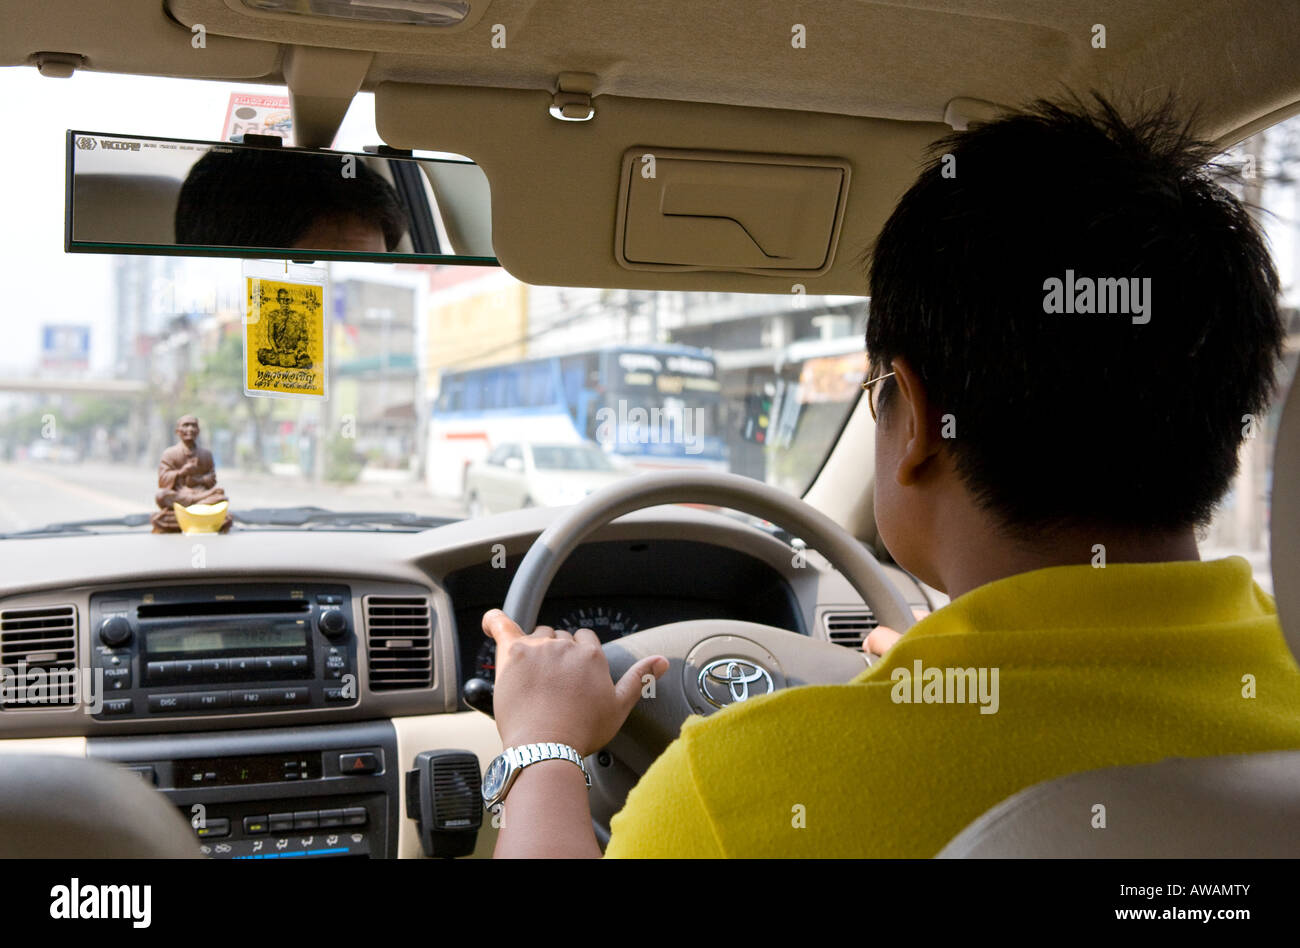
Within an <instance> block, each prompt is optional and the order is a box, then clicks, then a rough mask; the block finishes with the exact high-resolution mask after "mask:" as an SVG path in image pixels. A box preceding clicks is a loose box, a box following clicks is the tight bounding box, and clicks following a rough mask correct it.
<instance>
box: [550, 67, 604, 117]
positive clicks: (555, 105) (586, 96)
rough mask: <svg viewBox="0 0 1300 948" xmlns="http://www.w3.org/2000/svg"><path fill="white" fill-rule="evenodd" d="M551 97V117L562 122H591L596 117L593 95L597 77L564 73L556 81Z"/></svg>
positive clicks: (587, 73)
mask: <svg viewBox="0 0 1300 948" xmlns="http://www.w3.org/2000/svg"><path fill="white" fill-rule="evenodd" d="M555 87H556V89H555V93H554V94H553V95H552V96H551V109H550V112H551V117H552V118H557V119H559V120H560V121H561V122H590V121H591V120H592V119H593V118H595V117H596V107H595V106H594V105H592V104H591V93H592V91H593V90H594V89H595V88H596V77H595V76H593V75H592V74H591V73H589V72H562V73H560V75H559V78H558V79H556V81H555Z"/></svg>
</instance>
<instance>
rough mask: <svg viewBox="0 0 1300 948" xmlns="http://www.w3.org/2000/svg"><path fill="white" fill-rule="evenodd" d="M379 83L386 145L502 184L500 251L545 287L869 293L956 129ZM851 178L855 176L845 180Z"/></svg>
mask: <svg viewBox="0 0 1300 948" xmlns="http://www.w3.org/2000/svg"><path fill="white" fill-rule="evenodd" d="M589 103H590V107H589V108H588V109H587V114H585V115H583V116H582V118H585V119H586V121H576V120H569V121H561V120H557V118H556V117H555V116H554V115H553V113H552V112H551V107H552V106H553V105H554V104H555V95H554V93H549V92H543V91H539V90H523V89H489V88H467V87H462V88H455V87H450V86H415V85H411V84H406V83H384V84H382V85H380V86H379V88H378V89H377V90H376V92H375V122H376V127H377V129H378V131H379V134H380V137H381V138H382V139H383V140H384V141H385V142H387V143H388V144H390V145H392V146H394V147H397V148H415V149H428V150H434V151H448V152H454V153H456V154H459V155H465V156H467V157H469V158H471V159H473V160H474V161H476V162H477V163H478V164H479V166H480V167H481V168H482V169H483V173H484V174H485V175H486V176H487V180H488V182H489V185H490V187H491V202H492V249H493V251H494V253H495V255H496V257H497V259H498V260H500V261H501V264H502V266H504V267H505V268H506V269H507V270H508V271H509V272H510V273H511V274H512V275H514V276H515V277H516V278H518V279H520V280H522V281H523V282H525V283H532V284H538V285H548V286H600V287H621V288H625V289H647V290H678V291H689V290H709V291H718V292H734V293H791V292H803V293H807V294H809V295H814V296H815V295H824V294H843V295H854V296H860V295H862V294H864V293H865V292H866V286H867V280H866V273H865V272H864V267H863V261H864V254H865V252H866V251H867V250H868V248H869V247H870V245H871V242H872V241H873V240H874V239H875V237H876V235H877V234H878V233H879V231H880V228H881V226H882V225H883V224H884V222H885V220H886V219H887V218H888V216H889V214H890V213H891V212H892V211H893V209H894V206H895V205H896V204H897V203H898V199H899V198H900V197H901V196H902V194H903V192H904V191H906V190H907V188H908V186H909V185H911V184H912V182H913V181H914V180H915V179H916V173H917V170H918V168H919V167H920V166H921V162H922V160H923V159H924V155H925V149H926V146H927V145H929V144H930V143H931V142H933V141H934V140H935V139H936V138H939V137H940V136H942V135H944V134H945V133H947V132H950V131H951V129H949V128H948V126H946V125H943V124H941V123H937V122H935V123H931V122H898V121H892V120H888V119H870V118H857V117H852V116H845V115H829V114H826V113H816V112H794V111H782V110H773V109H756V108H742V107H737V106H727V105H715V104H709V103H700V102H667V101H663V100H656V99H636V98H628V97H622V96H615V95H591V96H590V97H589ZM850 172H851V173H850Z"/></svg>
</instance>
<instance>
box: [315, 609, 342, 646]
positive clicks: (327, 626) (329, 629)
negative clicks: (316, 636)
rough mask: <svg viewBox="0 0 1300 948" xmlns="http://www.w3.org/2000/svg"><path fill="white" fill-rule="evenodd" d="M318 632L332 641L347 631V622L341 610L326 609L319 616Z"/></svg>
mask: <svg viewBox="0 0 1300 948" xmlns="http://www.w3.org/2000/svg"><path fill="white" fill-rule="evenodd" d="M320 630H321V631H322V632H324V633H325V634H326V635H328V636H329V637H330V638H332V639H336V638H338V637H339V636H340V635H342V634H343V633H345V632H347V630H348V620H347V619H346V618H345V617H344V615H343V611H342V610H341V609H326V610H325V611H324V612H322V613H321V614H320Z"/></svg>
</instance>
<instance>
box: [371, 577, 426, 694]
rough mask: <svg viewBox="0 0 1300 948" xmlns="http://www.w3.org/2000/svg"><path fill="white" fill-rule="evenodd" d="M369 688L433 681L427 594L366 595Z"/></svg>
mask: <svg viewBox="0 0 1300 948" xmlns="http://www.w3.org/2000/svg"><path fill="white" fill-rule="evenodd" d="M365 623H366V658H367V667H368V669H369V673H370V690H371V691H398V690H404V689H410V688H428V687H430V686H431V685H432V684H433V612H432V610H431V609H430V607H429V599H428V597H426V596H367V597H366V598H365Z"/></svg>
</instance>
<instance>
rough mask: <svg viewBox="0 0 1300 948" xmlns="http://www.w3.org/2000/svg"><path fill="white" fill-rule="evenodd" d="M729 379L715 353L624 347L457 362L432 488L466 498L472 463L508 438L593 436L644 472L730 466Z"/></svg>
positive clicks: (431, 467)
mask: <svg viewBox="0 0 1300 948" xmlns="http://www.w3.org/2000/svg"><path fill="white" fill-rule="evenodd" d="M720 407H721V385H720V384H719V381H718V366H717V362H716V360H715V359H714V357H713V355H712V353H710V352H709V351H708V350H705V349H697V348H695V347H693V346H683V345H667V344H665V345H640V346H634V345H614V346H604V347H601V348H598V349H591V350H588V351H585V352H576V353H569V354H565V355H555V356H549V357H544V358H537V359H527V360H524V361H520V362H511V363H505V364H499V365H490V366H484V367H480V368H473V369H465V370H453V369H447V370H444V371H443V372H442V373H441V376H440V378H439V386H438V394H437V396H436V397H435V398H434V400H433V406H432V410H431V413H430V419H429V438H428V456H427V463H426V466H425V472H426V481H427V484H428V488H429V491H430V492H431V493H433V494H434V495H436V496H441V497H460V496H462V494H463V491H464V479H465V470H466V468H468V467H469V465H470V464H471V463H472V462H474V461H477V460H480V459H482V458H484V457H486V456H487V454H488V452H490V451H491V450H492V449H493V447H495V446H496V445H499V444H502V443H507V442H510V443H513V442H531V443H538V444H543V443H544V444H567V443H576V442H581V441H592V442H595V443H596V444H598V445H600V447H601V448H602V449H603V450H604V451H605V452H606V453H607V454H609V455H610V456H611V458H612V459H614V460H615V461H616V463H620V464H622V465H625V466H629V467H632V468H638V469H652V468H694V469H705V470H718V471H725V470H727V469H728V465H727V449H726V444H725V439H724V438H723V437H722V436H721V434H720V431H719V425H720V417H719V416H720Z"/></svg>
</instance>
